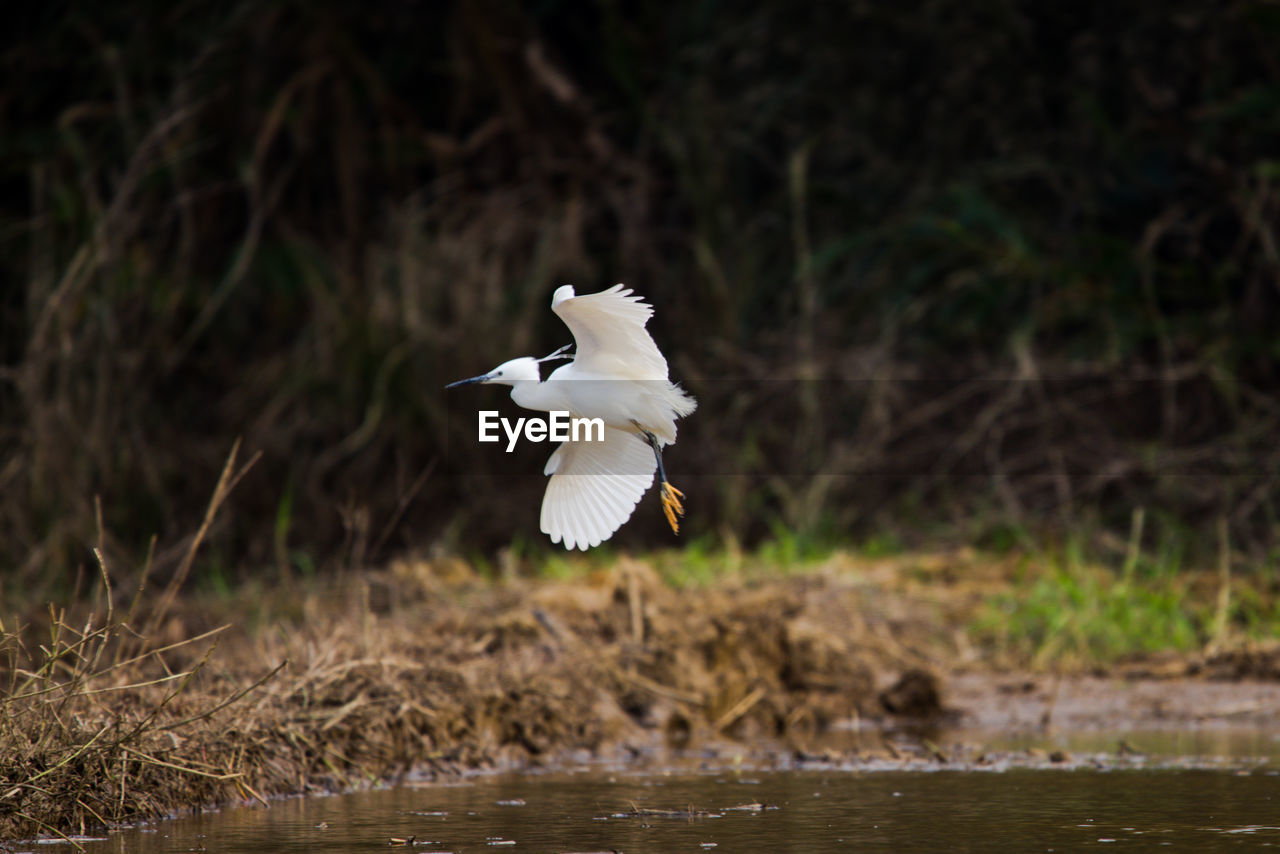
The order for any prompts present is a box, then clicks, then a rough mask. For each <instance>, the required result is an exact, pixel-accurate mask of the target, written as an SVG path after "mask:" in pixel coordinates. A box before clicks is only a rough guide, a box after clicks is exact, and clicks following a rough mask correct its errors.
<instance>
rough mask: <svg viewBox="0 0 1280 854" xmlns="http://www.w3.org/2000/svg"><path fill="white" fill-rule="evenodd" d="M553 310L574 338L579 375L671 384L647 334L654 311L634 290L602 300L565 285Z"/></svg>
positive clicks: (615, 290) (617, 290) (611, 292)
mask: <svg viewBox="0 0 1280 854" xmlns="http://www.w3.org/2000/svg"><path fill="white" fill-rule="evenodd" d="M551 310H552V311H554V312H555V313H556V314H558V315H559V316H560V319H561V320H563V321H564V323H565V325H566V326H568V327H569V331H570V332H572V333H573V340H574V341H575V342H576V343H577V350H576V352H575V353H574V357H573V363H574V365H576V366H577V367H578V369H579V370H581V371H583V372H585V373H597V374H603V375H605V376H612V377H617V378H619V379H636V380H665V379H666V378H667V360H666V359H664V358H663V356H662V353H661V352H659V350H658V345H657V344H654V343H653V338H652V337H650V335H649V333H648V332H646V331H645V328H644V326H645V324H646V323H648V322H649V318H650V317H652V316H653V307H652V306H650V305H649V304H648V303H646V302H645V301H644V298H643V297H638V296H632V295H631V289H630V288H627V287H624V286H623V285H614V286H613V287H612V288H609V289H608V290H607V291H601V292H600V293H598V294H583V295H582V296H574V291H573V288H572V287H570V286H569V285H565V286H563V287H560V288H558V289H557V290H556V292H555V294H554V296H553V297H552V299H551Z"/></svg>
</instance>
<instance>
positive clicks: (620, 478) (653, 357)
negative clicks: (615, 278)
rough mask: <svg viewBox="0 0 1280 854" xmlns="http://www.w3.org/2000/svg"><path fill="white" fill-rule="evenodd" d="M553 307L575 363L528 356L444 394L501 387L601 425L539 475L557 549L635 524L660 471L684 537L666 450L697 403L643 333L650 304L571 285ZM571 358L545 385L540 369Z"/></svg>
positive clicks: (668, 506)
mask: <svg viewBox="0 0 1280 854" xmlns="http://www.w3.org/2000/svg"><path fill="white" fill-rule="evenodd" d="M551 310H552V311H554V312H555V313H556V314H557V315H559V316H560V319H561V320H563V321H564V322H565V325H566V326H568V327H569V331H570V332H572V333H573V340H574V342H575V344H576V347H577V352H576V353H575V354H574V355H573V356H568V355H563V352H564V350H566V349H568V348H567V347H561V348H560V349H559V350H557V351H556V352H554V353H552V354H551V355H549V356H544V357H543V358H541V359H535V358H533V357H532V356H523V357H521V358H519V359H512V360H511V361H509V362H503V363H502V364H501V365H498V367H496V368H494V369H493V370H492V371H489V373H487V374H481V375H480V376H478V377H471V378H470V379H465V380H459V381H458V382H455V383H450V384H449V385H447V386H445V388H453V387H455V386H460V385H466V384H468V383H500V384H502V385H509V386H511V399H512V400H514V401H515V402H516V403H517V404H519V405H520V406H523V407H524V408H526V409H534V410H538V411H541V412H566V411H567V412H568V413H569V414H570V416H571V417H574V418H599V419H601V420H602V421H603V422H604V430H603V438H602V439H600V438H599V437H598V435H597V436H596V437H595V438H596V439H597V440H596V441H591V439H592V438H593V434H592V433H591V431H585V435H584V436H581V437H579V436H577V435H576V434H575V436H574V437H573V438H571V439H570V440H569V441H566V442H564V443H563V444H561V445H560V447H559V448H557V449H556V450H555V452H554V453H553V454H552V455H551V458H550V459H549V460H547V465H546V467H545V468H544V469H543V471H542V473H543V474H545V475H550V476H551V480H550V481H549V482H548V483H547V491H546V494H545V495H543V498H542V518H541V527H542V532H543V533H544V534H549V535H550V536H551V542H553V543H558V542H561V541H563V542H564V547H565V548H566V549H572V548H574V547H575V546H576V547H577V548H579V549H582V550H583V551H586V550H587V547H588V546H598V545H600V543H602V542H604V541H605V540H607V539H609V537H611V536H613V532H614V531H616V530H618V528H620V527H622V523H624V522H626V521H627V519H629V518H631V514H632V513H633V512H634V511H635V508H636V505H637V504H638V503H639V502H640V499H641V497H642V496H643V495H644V494H645V492H646V491H647V490H648V489H649V486H650V485H651V484H652V483H653V472H654V468H655V467H656V468H657V471H658V484H659V494H660V496H661V499H662V511H663V513H665V514H666V517H667V522H668V523H669V524H670V525H671V530H672V531H674V532H676V533H679V532H680V524H679V521H678V517H680V516H683V515H684V506H683V505H682V504H681V501H680V499H682V498H684V493H683V492H681V491H680V490H678V489H676V488H675V487H674V486H672V485H671V483H670V482H668V481H667V472H666V469H665V468H664V467H663V465H662V448H663V446H664V445H670V444H672V443H673V442H675V440H676V419H677V418H681V417H683V416H685V415H688V414H689V413H691V412H693V410H694V409H695V408H696V407H697V405H698V404H697V401H695V400H694V399H693V398H692V397H690V396H689V395H688V394H687V393H686V392H685V391H684V390H683V389H681V388H680V387H679V386H678V385H676V384H674V383H672V382H671V381H670V380H669V379H668V377H667V360H666V359H665V358H663V356H662V353H661V352H659V350H658V346H657V345H656V344H654V343H653V338H651V337H650V336H649V333H648V332H647V331H645V328H644V327H645V324H646V323H647V322H648V321H649V318H650V317H652V316H653V307H652V306H650V305H649V304H647V303H646V302H644V298H643V297H639V296H634V295H633V294H632V292H631V290H630V289H629V288H626V287H624V286H622V285H615V286H613V287H612V288H609V289H608V290H606V291H601V292H600V293H598V294H583V295H582V296H576V295H575V294H574V290H573V286H572V285H564V286H562V287H560V288H557V289H556V292H555V294H553V295H552V297H551ZM570 358H571V359H572V361H571V362H570V363H569V364H567V365H563V366H561V367H559V368H557V369H556V370H555V371H554V372H553V373H552V374H551V376H549V377H548V378H547V379H546V381H545V382H544V381H543V380H542V374H541V368H540V364H541V363H542V362H546V361H550V360H553V359H570ZM641 437H643V438H641ZM646 444H647V445H648V447H646ZM650 449H652V451H653V453H652V455H650V453H649V451H650ZM655 464H656V466H655Z"/></svg>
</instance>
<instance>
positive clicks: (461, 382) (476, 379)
mask: <svg viewBox="0 0 1280 854" xmlns="http://www.w3.org/2000/svg"><path fill="white" fill-rule="evenodd" d="M489 376H490V375H489V374H481V375H480V376H478V377H472V378H471V379H467V380H458V381H457V382H456V383H449V384H448V385H447V386H445V388H453V387H455V386H460V385H470V384H471V383H482V382H484V381H485V380H487V379H489Z"/></svg>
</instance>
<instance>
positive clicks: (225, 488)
mask: <svg viewBox="0 0 1280 854" xmlns="http://www.w3.org/2000/svg"><path fill="white" fill-rule="evenodd" d="M239 451H240V439H239V438H237V439H236V441H235V443H234V444H232V446H231V453H229V454H227V462H226V464H225V465H223V467H222V474H221V475H220V476H219V477H218V484H217V486H215V487H214V488H213V495H212V497H210V499H209V506H208V507H207V508H206V509H205V513H204V520H203V521H202V522H201V523H200V527H199V528H198V529H197V530H196V535H195V537H194V538H193V539H192V540H191V545H190V546H189V547H188V548H187V553H186V554H185V555H183V558H182V563H181V564H180V565H179V566H178V571H177V572H176V573H174V576H173V578H171V579H170V580H169V584H168V586H167V587H166V588H165V591H164V595H163V596H161V599H160V605H159V607H157V608H156V611H155V613H154V614H152V616H151V620H150V622H148V624H147V630H146V631H144V632H143V633H142V634H143V635H144V636H150V635H151V634H152V633H153V632H155V630H156V628H157V627H158V626H159V625H160V621H161V620H163V619H164V617H165V614H167V613H168V612H169V608H170V607H172V605H173V600H174V598H175V597H176V596H177V595H178V589H179V588H180V587H182V583H183V582H184V581H186V580H187V574H188V573H189V572H190V571H191V565H192V564H193V563H194V562H195V558H196V551H197V550H199V548H200V544H201V543H202V542H203V541H204V538H205V535H206V534H207V533H208V532H209V527H210V526H211V525H212V524H213V519H214V517H215V516H216V515H217V514H218V508H219V507H221V506H222V502H223V501H225V500H226V498H227V496H228V495H229V494H230V493H231V490H232V489H235V486H236V484H237V483H239V482H240V478H242V477H244V476H245V474H247V473H248V471H249V469H250V468H252V467H253V464H254V463H256V462H257V461H258V458H259V457H261V456H262V452H261V451H258V452H257V453H255V454H254V455H253V456H252V457H251V458H250V459H249V462H247V463H245V464H244V465H243V466H241V467H240V469H239V470H235V463H236V454H237V453H239ZM233 471H234V474H233Z"/></svg>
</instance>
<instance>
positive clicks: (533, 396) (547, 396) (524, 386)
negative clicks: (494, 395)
mask: <svg viewBox="0 0 1280 854" xmlns="http://www.w3.org/2000/svg"><path fill="white" fill-rule="evenodd" d="M555 397H556V395H555V394H552V393H551V390H550V389H549V388H548V387H547V384H546V383H544V382H542V381H540V380H516V381H515V382H513V383H512V384H511V399H512V400H514V401H515V402H516V403H517V404H519V405H520V406H523V407H524V408H525V409H536V410H538V411H539V412H551V411H552V410H555V409H563V408H564V407H563V406H560V405H557V402H556V400H555V399H554V398H555Z"/></svg>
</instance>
